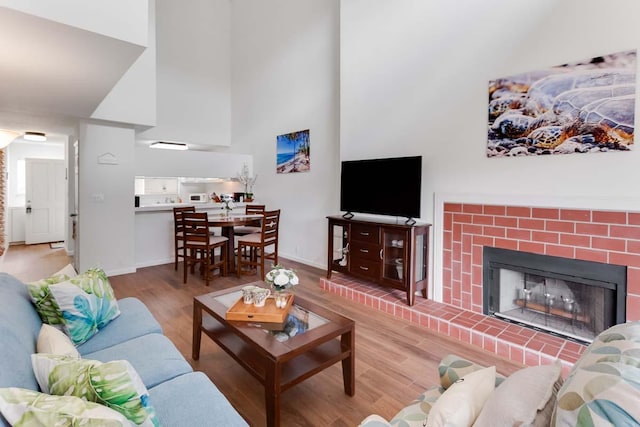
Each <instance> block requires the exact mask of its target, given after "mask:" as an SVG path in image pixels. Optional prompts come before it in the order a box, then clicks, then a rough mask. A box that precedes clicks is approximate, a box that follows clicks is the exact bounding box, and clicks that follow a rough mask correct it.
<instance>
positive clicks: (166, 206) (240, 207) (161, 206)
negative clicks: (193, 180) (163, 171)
mask: <svg viewBox="0 0 640 427" xmlns="http://www.w3.org/2000/svg"><path fill="white" fill-rule="evenodd" d="M251 203H253V202H251ZM245 204H246V203H243V202H238V203H235V202H234V205H235V208H234V209H233V211H241V212H243V213H244V206H245ZM181 206H195V207H196V211H202V210H211V209H219V210H222V203H156V204H155V205H148V206H140V207H139V208H135V211H136V213H138V212H157V211H173V208H177V207H181Z"/></svg>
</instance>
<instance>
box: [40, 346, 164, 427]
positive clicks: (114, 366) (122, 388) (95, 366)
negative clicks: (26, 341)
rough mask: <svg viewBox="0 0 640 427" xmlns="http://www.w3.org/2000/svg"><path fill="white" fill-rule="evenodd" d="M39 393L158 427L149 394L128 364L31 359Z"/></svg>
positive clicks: (49, 357)
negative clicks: (83, 402) (74, 400)
mask: <svg viewBox="0 0 640 427" xmlns="http://www.w3.org/2000/svg"><path fill="white" fill-rule="evenodd" d="M31 363H32V365H33V372H34V374H35V376H36V379H37V380H38V384H39V385H40V389H41V390H42V391H44V392H45V393H51V394H55V395H59V396H62V395H64V396H69V395H71V396H76V397H80V398H82V399H84V400H87V401H89V402H96V403H100V404H102V405H105V406H107V407H109V408H111V409H114V410H115V411H117V412H119V413H121V414H122V415H124V416H125V417H126V418H127V419H128V420H130V421H132V422H133V423H135V424H136V425H140V426H145V427H147V426H158V425H159V422H158V419H157V417H156V414H155V410H154V408H153V406H151V404H150V402H149V393H148V391H147V388H146V387H145V386H144V384H143V383H142V380H141V379H140V377H139V376H138V373H137V372H136V371H135V370H134V369H133V367H132V366H131V364H130V363H129V362H127V361H126V360H114V361H111V362H107V363H102V362H99V361H97V360H85V359H74V358H71V357H68V356H57V355H53V354H33V355H31Z"/></svg>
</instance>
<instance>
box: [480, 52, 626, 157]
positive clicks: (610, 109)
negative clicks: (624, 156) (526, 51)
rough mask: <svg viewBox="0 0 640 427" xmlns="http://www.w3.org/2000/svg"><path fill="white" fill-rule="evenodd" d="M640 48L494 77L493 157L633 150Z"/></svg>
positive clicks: (490, 130) (491, 103) (490, 142)
mask: <svg viewBox="0 0 640 427" xmlns="http://www.w3.org/2000/svg"><path fill="white" fill-rule="evenodd" d="M635 93H636V51H635V50H629V51H625V52H618V53H612V54H609V55H603V56H597V57H593V58H589V59H586V60H583V61H577V62H573V63H569V64H563V65H558V66H555V67H549V68H546V69H539V70H535V71H530V72H525V73H521V74H515V75H511V76H507V77H501V78H498V79H495V80H491V81H490V82H489V107H488V141H487V157H513V156H537V155H549V154H552V155H553V154H573V153H598V152H612V151H629V150H631V149H632V148H633V142H634V127H635V123H634V122H635V116H634V114H635V102H636V94H635Z"/></svg>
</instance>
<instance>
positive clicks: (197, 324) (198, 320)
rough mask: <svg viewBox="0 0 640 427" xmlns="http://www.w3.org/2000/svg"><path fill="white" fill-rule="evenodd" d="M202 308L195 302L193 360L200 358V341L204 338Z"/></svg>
mask: <svg viewBox="0 0 640 427" xmlns="http://www.w3.org/2000/svg"><path fill="white" fill-rule="evenodd" d="M201 327H202V307H200V304H198V303H197V302H196V301H194V302H193V341H192V348H191V357H192V358H193V360H198V359H199V358H200V339H201V338H202V332H201V330H200V329H201Z"/></svg>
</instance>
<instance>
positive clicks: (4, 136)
mask: <svg viewBox="0 0 640 427" xmlns="http://www.w3.org/2000/svg"><path fill="white" fill-rule="evenodd" d="M19 136H20V133H19V132H16V131H14V130H7V129H0V149H1V148H4V147H6V146H7V145H9V144H10V143H11V141H13V140H14V139H16V138H17V137H19Z"/></svg>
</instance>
